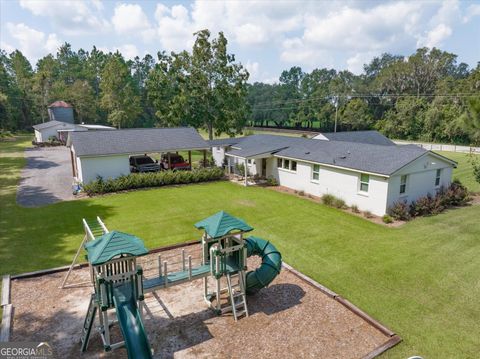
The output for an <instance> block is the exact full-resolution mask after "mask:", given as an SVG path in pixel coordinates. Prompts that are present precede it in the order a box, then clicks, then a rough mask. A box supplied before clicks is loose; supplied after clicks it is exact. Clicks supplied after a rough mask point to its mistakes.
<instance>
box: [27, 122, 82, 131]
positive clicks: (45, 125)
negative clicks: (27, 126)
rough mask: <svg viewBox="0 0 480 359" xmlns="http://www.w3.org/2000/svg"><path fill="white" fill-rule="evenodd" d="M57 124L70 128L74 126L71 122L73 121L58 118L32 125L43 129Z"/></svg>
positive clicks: (36, 128) (37, 128)
mask: <svg viewBox="0 0 480 359" xmlns="http://www.w3.org/2000/svg"><path fill="white" fill-rule="evenodd" d="M56 125H62V126H65V127H67V126H68V128H73V127H74V125H73V124H71V123H66V122H62V121H56V120H52V121H48V122H44V123H39V124H38V125H33V126H32V127H33V128H34V129H35V130H38V131H40V130H43V129H45V128H49V127H52V126H56Z"/></svg>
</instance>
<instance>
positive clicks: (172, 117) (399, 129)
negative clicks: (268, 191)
mask: <svg viewBox="0 0 480 359" xmlns="http://www.w3.org/2000/svg"><path fill="white" fill-rule="evenodd" d="M195 36H196V40H195V42H194V45H193V48H192V49H191V51H182V52H178V53H174V52H172V53H170V54H167V53H166V52H158V53H157V54H156V57H153V56H152V55H150V54H147V55H145V56H144V57H143V58H140V57H135V58H134V59H133V60H126V59H125V58H124V57H123V56H122V54H120V53H119V52H118V51H117V52H115V53H111V52H110V53H105V52H103V51H101V50H99V49H97V48H96V47H93V49H92V50H91V51H85V50H83V49H80V50H78V51H74V50H73V49H72V46H71V45H70V44H68V43H65V44H64V45H62V46H61V47H60V48H59V49H58V51H57V53H56V54H49V55H47V56H45V57H43V58H41V59H40V60H38V61H37V63H36V65H35V67H32V65H31V64H30V62H29V61H28V59H27V58H26V57H25V56H24V55H23V54H22V53H21V52H20V51H19V50H16V51H14V52H12V53H10V54H7V53H6V52H5V51H3V50H0V130H1V129H3V130H11V131H16V130H30V129H31V126H32V125H34V124H37V123H41V122H45V121H48V114H47V106H48V104H50V103H51V102H54V101H56V100H64V101H66V102H69V103H71V104H72V105H73V106H74V111H75V117H76V121H77V122H85V123H99V124H107V123H108V124H111V125H114V126H116V127H118V128H128V127H154V126H162V127H166V126H167V127H168V126H193V127H195V128H203V129H205V130H206V131H207V132H208V134H209V137H210V138H213V137H214V136H215V135H219V134H220V133H227V134H229V135H235V134H238V133H241V132H242V130H243V128H244V127H245V126H246V125H251V126H275V127H293V128H315V129H318V130H319V131H333V130H335V126H336V129H337V130H338V131H342V130H365V129H377V130H379V131H381V132H383V133H384V134H386V135H387V136H389V137H392V138H399V139H412V140H423V141H439V142H454V143H468V144H480V91H479V90H480V66H477V67H476V68H474V69H470V68H469V67H468V66H467V65H466V64H464V63H459V64H458V63H457V56H456V55H455V54H452V53H448V52H445V51H441V50H439V49H436V48H433V49H427V48H421V49H418V50H417V51H416V52H415V53H414V54H412V55H410V56H398V55H392V54H383V55H381V56H379V57H376V58H374V59H373V60H372V61H371V62H370V63H368V64H366V65H364V72H363V73H362V74H361V75H355V74H353V73H351V72H349V71H347V70H343V71H337V70H334V69H327V68H321V69H314V70H313V71H311V72H308V73H307V72H304V71H303V70H302V69H301V68H300V67H297V66H295V67H292V68H290V69H289V70H285V71H283V72H282V73H281V75H280V77H279V80H278V83H275V84H266V83H261V82H256V83H254V84H248V83H247V81H248V78H249V74H248V71H247V70H246V69H245V68H244V67H243V66H242V64H241V63H239V62H237V61H236V59H235V56H234V55H233V54H230V53H228V51H227V45H228V41H227V39H226V38H225V36H224V35H223V33H219V34H218V35H217V37H216V38H212V37H211V34H210V32H209V31H208V30H202V31H199V32H197V33H196V34H195Z"/></svg>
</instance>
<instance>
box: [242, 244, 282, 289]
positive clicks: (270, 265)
mask: <svg viewBox="0 0 480 359" xmlns="http://www.w3.org/2000/svg"><path fill="white" fill-rule="evenodd" d="M245 241H246V242H247V256H248V257H250V256H254V255H256V256H260V257H262V264H261V265H260V267H258V268H257V269H256V270H254V271H250V272H248V273H247V275H246V277H247V283H246V289H247V294H254V293H256V292H258V291H259V290H260V289H262V288H263V287H266V286H267V285H269V284H270V283H271V282H272V281H273V280H274V279H275V277H276V276H277V275H278V274H279V273H280V269H281V268H282V255H281V253H280V252H279V251H277V249H276V248H275V246H274V245H273V244H271V243H270V242H269V241H266V240H265V239H262V238H258V237H253V236H251V237H248V238H247V239H246V240H245Z"/></svg>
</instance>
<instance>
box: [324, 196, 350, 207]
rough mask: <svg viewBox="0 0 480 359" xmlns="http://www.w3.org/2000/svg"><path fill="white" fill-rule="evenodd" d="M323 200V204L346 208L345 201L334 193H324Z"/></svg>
mask: <svg viewBox="0 0 480 359" xmlns="http://www.w3.org/2000/svg"><path fill="white" fill-rule="evenodd" d="M322 202H323V204H325V205H327V206H330V207H335V208H345V207H346V206H345V201H344V200H343V199H341V198H338V197H335V196H334V195H332V194H324V195H323V196H322Z"/></svg>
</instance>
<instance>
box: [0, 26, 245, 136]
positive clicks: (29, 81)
mask: <svg viewBox="0 0 480 359" xmlns="http://www.w3.org/2000/svg"><path fill="white" fill-rule="evenodd" d="M195 36H196V41H195V43H194V45H193V49H192V51H191V52H187V51H182V52H180V53H173V52H172V53H171V54H166V53H165V52H159V53H158V54H157V59H154V58H153V56H151V55H149V54H147V55H145V56H144V57H143V58H139V57H135V59H134V60H126V59H125V58H124V57H123V56H122V54H121V53H119V52H118V51H117V52H115V53H104V52H103V51H101V50H99V49H97V48H96V47H93V49H92V50H91V51H85V50H83V49H80V50H78V51H74V50H72V47H71V45H70V44H68V43H65V44H64V45H62V46H61V47H60V48H59V50H58V52H57V53H56V55H55V56H54V55H52V54H49V55H47V56H45V57H43V58H41V59H40V60H38V62H37V64H36V66H35V68H32V66H31V64H30V62H29V61H28V59H27V58H26V57H25V56H24V55H23V54H22V53H21V52H20V51H19V50H16V51H14V52H12V53H10V54H7V53H6V52H5V51H3V50H0V129H3V130H11V131H16V130H29V129H31V126H32V125H34V124H37V123H41V122H45V121H48V112H47V106H48V104H50V103H52V102H54V101H56V100H64V101H66V102H68V103H70V104H72V105H73V108H74V111H75V117H76V121H77V122H85V123H100V124H105V123H109V124H112V125H114V126H116V127H118V128H126V127H153V126H193V127H195V128H204V129H205V130H207V132H208V134H209V137H210V138H213V137H214V134H217V135H219V134H220V133H227V134H230V135H234V134H236V133H238V132H241V131H242V129H243V128H244V126H245V124H246V121H247V116H248V104H247V101H246V97H247V80H248V76H249V74H248V71H246V69H244V68H243V66H242V65H241V64H239V63H236V62H235V56H234V55H232V54H229V53H228V52H227V44H228V42H227V39H226V38H225V36H224V35H223V33H221V32H220V33H219V34H218V37H217V38H213V39H211V34H210V32H209V31H208V30H202V31H199V32H197V33H196V34H195Z"/></svg>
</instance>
